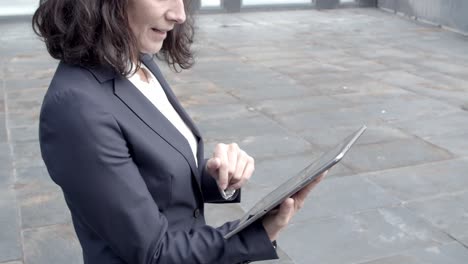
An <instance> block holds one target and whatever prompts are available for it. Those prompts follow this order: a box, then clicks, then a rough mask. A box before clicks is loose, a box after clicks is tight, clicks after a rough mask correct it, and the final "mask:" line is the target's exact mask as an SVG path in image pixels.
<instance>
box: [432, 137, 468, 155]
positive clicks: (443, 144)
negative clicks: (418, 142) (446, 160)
mask: <svg viewBox="0 0 468 264" xmlns="http://www.w3.org/2000/svg"><path fill="white" fill-rule="evenodd" d="M466 139H468V133H463V132H462V133H461V134H459V135H451V136H445V135H441V136H434V137H430V138H427V139H426V141H427V142H430V143H432V144H434V145H436V146H438V147H440V148H443V149H446V150H448V151H449V152H451V153H453V154H454V155H456V156H460V157H467V156H468V140H466Z"/></svg>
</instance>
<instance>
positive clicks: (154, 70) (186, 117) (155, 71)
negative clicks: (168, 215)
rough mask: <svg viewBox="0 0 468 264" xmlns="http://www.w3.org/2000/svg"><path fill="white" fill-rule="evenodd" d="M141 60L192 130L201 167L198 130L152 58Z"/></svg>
mask: <svg viewBox="0 0 468 264" xmlns="http://www.w3.org/2000/svg"><path fill="white" fill-rule="evenodd" d="M141 60H142V61H143V63H144V64H145V66H146V67H148V69H149V70H150V71H151V72H152V73H153V74H154V76H155V77H156V78H157V79H158V81H159V83H160V84H161V87H162V88H163V89H164V92H165V93H166V96H167V98H168V99H169V102H170V103H171V104H172V106H173V107H174V109H175V110H176V111H177V113H178V114H179V115H180V116H181V118H182V120H184V122H185V124H187V126H188V127H189V128H190V129H191V130H192V132H193V134H194V135H195V137H196V138H197V141H198V150H197V159H198V164H199V165H202V164H204V162H203V159H204V149H203V138H202V137H201V133H200V131H199V130H198V128H197V126H196V125H195V124H194V123H193V121H192V118H190V116H189V115H188V114H187V112H186V111H185V110H184V108H183V107H182V105H181V104H180V103H179V100H177V98H176V96H175V94H174V92H173V91H172V89H171V88H170V86H169V84H168V83H167V81H166V79H165V78H164V76H163V74H162V73H161V70H160V69H159V67H158V65H156V63H155V62H154V60H153V57H152V56H150V55H147V54H145V55H142V56H141ZM203 169H204V168H201V167H200V168H199V171H200V175H201V172H202V171H203Z"/></svg>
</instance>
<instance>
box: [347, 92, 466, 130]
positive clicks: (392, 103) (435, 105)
mask: <svg viewBox="0 0 468 264" xmlns="http://www.w3.org/2000/svg"><path fill="white" fill-rule="evenodd" d="M368 96H369V95H368ZM344 97H346V96H342V97H341V98H343V99H345V98H344ZM363 97H364V96H363ZM362 99H363V98H362V97H361V98H359V97H355V98H354V100H355V102H354V104H353V105H352V107H354V108H355V109H363V110H364V111H366V112H369V113H378V114H379V115H378V117H379V119H381V120H384V121H386V122H388V123H392V122H403V121H405V120H416V119H422V118H425V117H430V118H434V117H436V116H443V115H446V114H451V113H455V112H459V111H460V108H459V107H458V106H453V105H450V104H447V103H445V102H440V101H438V100H435V99H431V98H421V97H420V96H415V95H414V94H405V93H403V94H399V93H395V94H391V95H384V96H381V97H379V96H372V95H371V96H369V97H368V98H366V99H364V100H363V101H359V100H362ZM372 99H374V100H375V101H371V100H372Z"/></svg>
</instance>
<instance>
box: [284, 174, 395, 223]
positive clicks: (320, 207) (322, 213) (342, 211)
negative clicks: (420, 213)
mask: <svg viewBox="0 0 468 264" xmlns="http://www.w3.org/2000/svg"><path fill="white" fill-rule="evenodd" d="M370 197H372V199H369V198H370ZM399 204H401V201H400V200H398V199H397V198H395V197H393V196H392V195H391V194H389V193H387V191H386V190H384V189H383V188H381V187H380V186H378V185H376V184H374V183H372V182H370V181H368V180H367V179H366V178H364V177H360V176H354V177H334V178H325V180H323V181H322V182H321V183H320V184H319V185H318V186H317V187H316V188H315V189H314V191H313V192H312V193H311V194H310V196H309V197H308V198H307V202H306V203H305V205H304V207H303V208H302V210H301V211H300V212H298V214H297V215H296V216H295V217H294V219H293V220H292V223H301V222H306V221H309V220H313V219H320V218H331V217H337V216H345V215H348V214H352V213H357V212H364V211H368V210H372V209H377V208H386V207H392V206H397V205H399Z"/></svg>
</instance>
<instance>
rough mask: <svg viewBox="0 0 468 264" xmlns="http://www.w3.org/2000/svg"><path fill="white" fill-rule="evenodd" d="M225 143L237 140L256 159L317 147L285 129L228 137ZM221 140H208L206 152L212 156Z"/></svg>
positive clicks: (275, 156) (307, 150)
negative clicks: (255, 134) (268, 132)
mask: <svg viewBox="0 0 468 264" xmlns="http://www.w3.org/2000/svg"><path fill="white" fill-rule="evenodd" d="M221 142H223V143H231V142H236V143H237V144H238V145H239V146H240V148H242V149H243V150H244V151H246V152H247V153H248V154H249V155H250V156H252V157H254V158H255V159H256V160H262V159H272V158H280V157H284V156H288V155H298V154H301V153H306V152H310V151H313V150H314V149H316V147H314V145H312V144H310V143H309V142H307V141H306V140H304V139H303V138H301V137H298V136H295V135H294V134H290V133H286V132H283V131H276V132H275V134H271V135H268V134H267V135H263V136H248V137H245V138H237V139H236V138H234V139H231V140H229V139H226V140H223V141H221ZM218 143H219V141H217V140H216V141H213V140H210V141H207V142H206V146H205V152H206V156H207V157H211V156H212V153H213V151H214V148H215V146H216V144H218Z"/></svg>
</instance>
